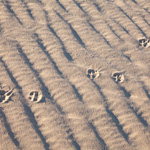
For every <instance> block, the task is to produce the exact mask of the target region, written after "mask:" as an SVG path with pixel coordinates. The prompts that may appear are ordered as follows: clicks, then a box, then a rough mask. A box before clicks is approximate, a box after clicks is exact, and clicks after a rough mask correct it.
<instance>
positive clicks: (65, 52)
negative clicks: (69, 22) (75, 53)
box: [43, 10, 73, 61]
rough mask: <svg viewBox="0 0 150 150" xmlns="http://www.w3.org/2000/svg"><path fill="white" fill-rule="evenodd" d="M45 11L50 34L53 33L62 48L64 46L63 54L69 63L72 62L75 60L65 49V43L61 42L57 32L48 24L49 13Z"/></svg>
mask: <svg viewBox="0 0 150 150" xmlns="http://www.w3.org/2000/svg"><path fill="white" fill-rule="evenodd" d="M43 11H44V13H45V16H46V21H47V27H48V29H49V30H50V32H52V33H53V35H54V36H55V37H56V38H57V39H58V40H59V43H60V44H61V46H62V50H63V53H64V55H65V57H66V58H67V59H68V61H72V60H73V59H72V57H71V55H70V54H69V53H68V52H67V50H66V48H65V46H64V43H63V41H62V40H61V38H60V37H59V36H58V35H57V33H56V32H55V30H54V29H53V28H52V27H51V26H50V24H49V23H48V22H49V21H48V13H47V11H45V10H43Z"/></svg>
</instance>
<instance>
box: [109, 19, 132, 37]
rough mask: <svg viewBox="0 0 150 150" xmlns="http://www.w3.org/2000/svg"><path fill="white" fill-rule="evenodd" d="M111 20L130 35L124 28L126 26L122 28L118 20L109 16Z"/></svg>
mask: <svg viewBox="0 0 150 150" xmlns="http://www.w3.org/2000/svg"><path fill="white" fill-rule="evenodd" d="M111 20H112V21H113V22H114V23H116V24H117V25H119V26H120V27H121V28H122V29H123V30H124V31H125V32H126V33H127V34H128V35H129V36H130V33H129V31H128V30H126V28H124V27H123V26H122V25H121V24H120V23H119V22H118V21H116V20H115V19H113V18H111Z"/></svg>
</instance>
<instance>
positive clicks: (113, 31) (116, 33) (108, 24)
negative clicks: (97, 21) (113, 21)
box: [107, 23, 123, 41]
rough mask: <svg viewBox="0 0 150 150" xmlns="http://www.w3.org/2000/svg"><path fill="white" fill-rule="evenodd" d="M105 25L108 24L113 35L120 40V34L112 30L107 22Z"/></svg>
mask: <svg viewBox="0 0 150 150" xmlns="http://www.w3.org/2000/svg"><path fill="white" fill-rule="evenodd" d="M107 25H108V27H109V28H110V30H111V32H112V33H113V34H115V36H116V37H117V38H118V39H119V40H122V39H121V38H120V36H119V35H118V34H117V33H116V32H115V31H114V30H113V28H112V27H111V26H110V25H109V24H108V23H107ZM122 41H123V40H122Z"/></svg>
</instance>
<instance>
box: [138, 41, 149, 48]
mask: <svg viewBox="0 0 150 150" xmlns="http://www.w3.org/2000/svg"><path fill="white" fill-rule="evenodd" d="M139 45H140V46H142V47H145V48H148V47H150V40H149V39H140V40H139Z"/></svg>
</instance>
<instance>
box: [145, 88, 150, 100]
mask: <svg viewBox="0 0 150 150" xmlns="http://www.w3.org/2000/svg"><path fill="white" fill-rule="evenodd" d="M143 90H144V91H145V94H146V95H147V97H148V98H149V99H150V94H149V92H148V90H147V89H146V88H145V87H143Z"/></svg>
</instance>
